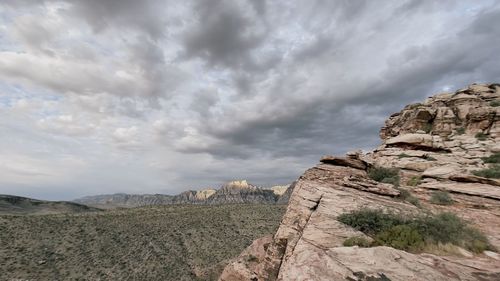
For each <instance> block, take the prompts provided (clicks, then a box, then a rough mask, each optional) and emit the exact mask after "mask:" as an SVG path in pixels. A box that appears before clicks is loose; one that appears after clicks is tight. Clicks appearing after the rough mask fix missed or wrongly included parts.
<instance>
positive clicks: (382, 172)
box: [368, 167, 399, 186]
mask: <svg viewBox="0 0 500 281" xmlns="http://www.w3.org/2000/svg"><path fill="white" fill-rule="evenodd" d="M368 176H369V177H370V178H371V179H373V180H375V181H378V182H383V183H390V184H393V185H395V186H398V185H399V169H395V168H383V167H373V168H371V169H369V170H368Z"/></svg>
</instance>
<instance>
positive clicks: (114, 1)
mask: <svg viewBox="0 0 500 281" xmlns="http://www.w3.org/2000/svg"><path fill="white" fill-rule="evenodd" d="M68 3H70V4H71V8H70V13H71V14H73V15H75V16H77V17H80V18H83V19H85V20H86V21H87V23H88V24H89V25H90V26H92V28H94V30H95V31H96V32H99V31H102V30H103V29H105V28H108V27H110V26H112V27H114V28H116V29H118V30H120V27H121V26H125V27H132V28H136V29H138V30H141V31H144V32H146V34H148V35H149V36H150V37H151V38H154V39H156V38H159V37H161V36H163V35H164V31H165V17H164V14H165V12H166V10H167V5H165V3H164V1H160V0H144V1H136V0H71V1H68Z"/></svg>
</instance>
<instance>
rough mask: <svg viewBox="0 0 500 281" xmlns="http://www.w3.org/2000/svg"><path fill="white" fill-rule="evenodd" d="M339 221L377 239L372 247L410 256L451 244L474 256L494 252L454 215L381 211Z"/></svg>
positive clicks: (366, 211) (353, 214) (363, 211)
mask: <svg viewBox="0 0 500 281" xmlns="http://www.w3.org/2000/svg"><path fill="white" fill-rule="evenodd" d="M338 220H339V221H340V222H342V223H344V224H346V225H349V226H351V227H353V228H355V229H357V230H359V231H361V232H363V233H365V234H367V235H370V236H372V237H373V238H374V241H373V242H372V243H371V244H370V246H378V245H387V246H391V247H393V248H397V249H402V250H406V251H410V252H421V251H425V249H426V248H429V247H431V248H432V247H434V248H435V247H437V245H439V244H443V245H445V244H452V245H456V246H459V247H463V248H466V249H468V250H470V251H473V252H475V253H480V252H482V251H484V250H494V249H493V247H492V246H491V244H490V243H489V242H488V239H487V238H486V237H485V236H484V235H483V234H482V233H480V232H479V231H478V230H477V229H475V228H472V227H470V226H469V225H468V224H467V223H466V222H465V221H463V220H462V219H460V218H459V217H457V216H456V215H455V214H452V213H441V214H437V215H426V216H408V215H407V216H404V217H403V216H402V215H399V214H395V213H386V212H383V211H382V210H370V209H361V210H357V211H354V212H351V213H346V214H342V215H340V216H339V217H338Z"/></svg>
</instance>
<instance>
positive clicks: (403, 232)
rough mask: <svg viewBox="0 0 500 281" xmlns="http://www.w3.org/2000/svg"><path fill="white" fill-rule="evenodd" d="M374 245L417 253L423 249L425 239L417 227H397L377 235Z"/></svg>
mask: <svg viewBox="0 0 500 281" xmlns="http://www.w3.org/2000/svg"><path fill="white" fill-rule="evenodd" d="M374 244H375V245H380V246H382V245H385V246H389V247H393V248H396V249H401V250H405V251H413V252H416V251H419V250H421V249H422V248H423V246H424V239H423V238H422V235H420V233H419V232H418V229H416V228H415V227H412V226H410V225H396V226H393V227H391V228H389V229H388V230H385V231H382V232H380V233H379V234H377V236H375V242H374Z"/></svg>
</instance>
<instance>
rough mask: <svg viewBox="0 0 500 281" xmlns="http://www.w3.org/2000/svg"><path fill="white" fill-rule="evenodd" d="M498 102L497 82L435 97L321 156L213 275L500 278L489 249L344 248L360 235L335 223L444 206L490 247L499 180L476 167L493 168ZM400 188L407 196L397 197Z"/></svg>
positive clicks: (499, 241)
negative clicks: (270, 232)
mask: <svg viewBox="0 0 500 281" xmlns="http://www.w3.org/2000/svg"><path fill="white" fill-rule="evenodd" d="M498 105H500V85H499V84H489V85H477V84H474V85H471V86H469V87H468V88H467V89H463V90H459V91H457V92H456V93H444V94H439V95H436V96H433V97H430V98H428V99H427V100H426V101H425V102H423V103H419V104H412V105H408V106H406V107H405V108H404V109H403V110H402V111H401V112H399V113H396V114H393V115H392V116H391V117H390V118H389V119H388V120H387V121H386V123H385V126H384V127H383V128H382V129H381V132H380V136H381V138H382V140H383V144H382V145H381V146H379V147H378V148H377V149H375V150H374V151H372V152H370V153H367V154H363V153H361V152H360V151H356V152H351V153H348V154H347V155H346V156H345V157H334V156H325V157H323V158H322V159H321V163H320V164H319V165H317V166H316V167H313V168H311V169H309V170H307V171H306V172H305V173H304V174H303V175H302V176H301V177H300V178H299V179H298V180H297V182H296V183H295V184H294V188H293V191H292V194H291V198H290V200H289V205H288V208H287V211H286V214H285V215H284V217H283V219H282V221H281V224H280V227H279V229H278V230H277V232H276V234H275V235H274V236H273V237H264V238H261V239H258V240H256V241H254V243H253V244H252V245H251V246H250V247H249V248H248V249H247V250H245V251H244V252H243V253H242V254H241V255H240V257H238V259H236V260H234V261H233V262H231V263H230V264H229V265H228V266H227V267H226V268H225V270H224V272H223V274H222V275H221V277H220V280H221V281H229V280H231V281H234V280H254V281H256V280H351V281H352V280H393V281H394V280H401V281H406V280H419V281H420V280H421V281H424V280H425V281H427V280H500V269H499V268H500V256H499V254H497V253H496V252H493V251H482V252H480V253H472V252H470V251H467V250H465V249H463V248H460V247H457V248H456V249H455V250H456V251H455V253H454V254H449V253H446V252H445V253H441V252H439V251H436V252H435V253H434V254H430V253H428V252H425V251H424V252H423V253H422V252H420V253H409V252H406V251H402V250H398V249H394V248H391V247H387V246H378V247H368V248H362V247H357V246H354V247H345V246H343V243H344V241H346V239H348V238H350V237H366V235H365V234H364V233H362V232H360V231H357V230H356V229H354V228H352V227H350V226H348V225H345V224H343V223H341V222H340V221H339V220H338V218H339V215H342V214H348V213H350V212H353V211H355V210H360V209H363V208H365V209H374V210H383V211H384V212H392V213H397V214H403V215H408V216H410V215H418V214H424V213H425V214H429V213H434V214H437V213H441V212H452V213H455V214H456V215H457V216H458V217H460V218H462V219H464V220H465V221H467V222H469V223H471V224H472V225H473V226H474V227H475V228H477V229H479V230H480V231H481V232H483V233H484V234H485V236H486V237H487V238H488V239H489V241H490V243H491V245H492V246H493V247H494V248H496V249H500V181H499V180H497V179H495V176H493V177H491V176H490V177H486V176H487V175H486V174H485V173H484V171H487V170H488V168H490V172H492V173H495V171H494V169H493V170H491V167H492V166H493V167H497V166H495V164H488V163H485V162H489V161H487V160H486V159H487V158H485V157H489V156H491V155H494V154H495V153H497V152H500V146H499V144H498V143H497V141H498V140H499V138H500V134H499V126H500V107H498ZM499 160H500V159H499ZM376 167H385V168H392V169H393V170H395V171H397V173H398V179H399V187H398V186H397V185H394V182H392V183H391V182H390V181H389V182H387V183H383V182H378V181H375V180H373V179H371V178H370V176H369V171H373V169H375V168H376ZM477 171H483V172H477ZM436 190H440V191H445V192H448V194H449V196H451V199H452V200H453V204H450V205H438V204H433V202H432V200H433V199H432V196H433V195H434V194H436V193H435V191H436ZM403 191H409V192H410V194H411V196H412V197H413V198H414V199H413V200H412V203H410V202H409V201H410V200H408V201H406V200H404V199H401V198H402V195H403ZM450 235H452V234H451V233H450ZM367 238H368V237H367Z"/></svg>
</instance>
